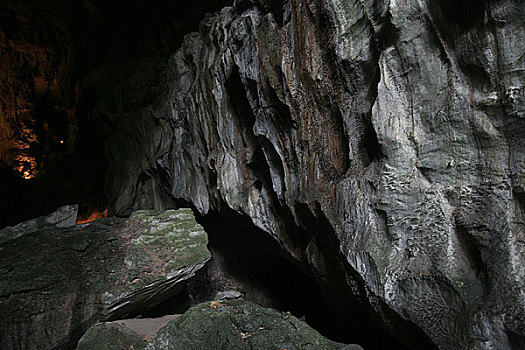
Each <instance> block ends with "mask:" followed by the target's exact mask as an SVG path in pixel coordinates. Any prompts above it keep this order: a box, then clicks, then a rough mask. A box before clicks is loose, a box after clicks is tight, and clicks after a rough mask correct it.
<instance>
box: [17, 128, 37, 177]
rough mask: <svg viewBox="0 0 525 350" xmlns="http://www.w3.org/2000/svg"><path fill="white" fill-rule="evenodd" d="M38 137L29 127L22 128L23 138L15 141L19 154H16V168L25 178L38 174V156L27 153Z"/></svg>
mask: <svg viewBox="0 0 525 350" xmlns="http://www.w3.org/2000/svg"><path fill="white" fill-rule="evenodd" d="M37 142H38V139H37V137H36V135H35V134H34V133H33V131H32V130H31V129H29V128H27V127H24V128H23V129H22V140H17V141H16V142H15V148H16V149H18V152H19V154H18V155H16V157H15V161H16V163H15V164H16V165H15V166H14V170H15V171H16V172H18V173H19V174H20V176H21V177H22V178H23V179H26V180H31V179H33V178H35V177H36V175H37V174H38V171H37V162H36V158H35V157H33V156H30V155H27V152H29V149H30V148H31V144H32V143H37Z"/></svg>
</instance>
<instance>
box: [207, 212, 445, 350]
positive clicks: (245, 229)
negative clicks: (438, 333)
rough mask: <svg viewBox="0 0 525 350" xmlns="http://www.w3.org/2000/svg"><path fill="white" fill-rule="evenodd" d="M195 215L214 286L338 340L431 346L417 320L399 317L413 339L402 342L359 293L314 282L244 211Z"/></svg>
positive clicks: (395, 346) (380, 346) (377, 345)
mask: <svg viewBox="0 0 525 350" xmlns="http://www.w3.org/2000/svg"><path fill="white" fill-rule="evenodd" d="M198 221H199V223H200V224H201V225H203V227H204V228H205V229H206V231H207V232H208V237H209V248H210V250H211V252H212V256H213V263H212V266H210V275H211V276H213V277H212V278H213V279H212V281H211V283H212V287H213V288H214V289H218V290H221V289H222V290H224V289H237V290H240V291H242V292H244V295H245V299H246V300H250V301H254V302H256V303H259V304H261V305H263V306H267V307H272V308H275V309H278V310H282V311H289V312H291V313H292V314H293V315H295V316H296V317H298V318H302V319H303V320H305V321H306V322H307V323H308V324H310V325H311V326H312V327H313V328H315V329H316V330H318V331H319V332H320V333H321V334H323V335H324V336H326V337H328V338H330V339H332V340H334V341H337V342H341V343H347V344H348V343H354V344H359V345H361V346H363V347H364V348H365V349H367V350H368V349H386V348H388V349H407V348H425V349H433V348H435V347H434V345H433V344H432V343H431V342H430V341H429V340H428V338H426V337H425V336H424V335H423V334H422V333H420V332H419V331H418V329H417V326H415V325H409V324H407V323H406V324H401V322H402V321H399V322H400V326H403V327H413V334H412V336H413V337H412V339H411V340H409V341H410V342H411V343H412V344H410V345H409V346H408V347H407V346H405V345H404V344H402V343H401V342H400V341H398V340H397V339H396V338H394V337H393V336H392V335H390V334H389V333H388V332H386V331H385V330H384V329H382V328H381V327H380V326H379V325H378V324H376V323H375V322H374V321H373V320H372V319H371V318H370V317H371V313H370V310H367V308H366V306H363V305H361V304H360V303H359V302H358V301H357V298H355V297H354V298H353V299H352V297H351V296H350V297H349V296H348V295H347V294H346V293H345V292H343V290H344V288H343V287H342V286H340V287H341V288H338V287H339V286H337V285H328V284H322V283H323V282H318V281H319V279H315V278H314V276H313V275H312V272H311V271H305V270H304V268H301V267H300V265H299V264H298V263H297V262H295V261H294V260H293V259H292V258H291V257H290V256H289V255H287V253H286V252H284V251H283V250H282V248H280V246H279V245H278V244H277V242H276V241H275V240H273V239H272V238H270V236H269V235H268V234H266V233H264V232H262V231H260V230H259V229H258V228H256V227H255V226H254V225H253V224H252V223H251V221H250V220H249V219H248V218H247V217H244V216H241V215H239V214H238V213H236V212H235V211H233V210H231V209H229V208H227V207H225V206H223V207H222V208H221V212H220V213H217V212H210V213H209V214H208V215H206V216H204V217H200V218H198ZM334 254H335V253H334ZM303 266H304V265H303ZM332 281H333V280H332ZM392 317H395V316H394V315H392ZM405 341H406V339H405ZM411 345H412V346H411Z"/></svg>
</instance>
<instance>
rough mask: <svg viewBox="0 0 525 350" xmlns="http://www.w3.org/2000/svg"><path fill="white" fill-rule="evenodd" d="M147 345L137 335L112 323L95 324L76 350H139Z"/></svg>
mask: <svg viewBox="0 0 525 350" xmlns="http://www.w3.org/2000/svg"><path fill="white" fill-rule="evenodd" d="M146 345H147V343H146V341H145V340H144V339H142V338H141V337H140V336H139V335H138V334H136V333H134V332H132V331H130V330H129V329H127V328H125V327H122V326H119V325H117V324H114V323H97V324H96V325H94V326H93V327H91V328H90V329H89V330H88V331H87V332H86V333H85V334H84V336H83V337H82V338H81V339H80V341H79V342H78V346H77V350H95V349H104V350H131V349H135V350H139V349H144V348H145V347H146Z"/></svg>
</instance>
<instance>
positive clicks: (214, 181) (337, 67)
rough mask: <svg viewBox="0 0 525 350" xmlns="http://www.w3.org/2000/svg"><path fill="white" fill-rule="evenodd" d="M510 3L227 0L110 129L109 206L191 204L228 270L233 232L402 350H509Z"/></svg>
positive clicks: (514, 75) (513, 137)
mask: <svg viewBox="0 0 525 350" xmlns="http://www.w3.org/2000/svg"><path fill="white" fill-rule="evenodd" d="M524 9H525V6H524V2H523V1H511V0H499V1H488V0H487V1H463V2H459V1H450V0H440V1H430V0H428V1H415V0H404V1H400V0H396V1H394V0H392V1H386V0H385V1H353V0H352V1H339V0H319V1H307V0H288V1H282V2H280V1H263V0H253V1H247V0H246V1H244V0H242V1H237V2H236V4H235V5H234V7H232V8H224V9H223V10H222V11H221V12H220V13H217V14H216V15H214V16H210V17H207V18H206V19H205V20H204V21H203V22H202V23H201V27H200V31H199V33H193V34H190V35H188V36H187V37H186V38H185V40H184V43H183V45H182V48H181V49H180V50H178V51H177V52H176V53H175V54H174V55H173V56H172V57H171V59H170V61H169V65H168V67H167V70H166V73H165V80H164V86H163V91H164V94H163V96H162V97H161V98H160V99H159V100H158V101H157V103H156V104H155V105H153V106H151V108H146V109H145V110H144V111H142V112H140V113H138V114H135V115H134V117H133V118H132V120H130V118H127V119H126V120H121V122H120V124H119V126H118V128H117V131H116V133H115V135H114V137H113V138H112V139H110V140H109V142H108V148H107V151H108V158H109V160H110V163H109V165H108V167H109V172H110V174H111V175H110V177H109V181H108V183H107V186H108V189H109V193H110V197H111V199H112V206H113V210H114V211H115V212H116V213H118V214H129V213H130V212H131V211H132V210H133V209H134V208H138V207H142V206H156V207H158V208H162V207H166V206H170V205H173V204H174V203H179V202H185V203H190V204H191V205H193V206H195V207H196V208H197V209H198V211H199V212H200V213H201V214H202V216H203V217H202V219H201V220H202V223H203V225H204V226H205V227H206V229H207V230H208V231H209V233H210V247H211V249H212V251H213V250H214V249H215V251H214V254H215V257H216V258H218V261H223V262H224V264H225V266H228V264H229V262H232V261H233V260H234V259H235V258H234V257H233V256H238V255H239V254H241V253H239V252H238V251H235V250H234V249H233V247H234V245H233V243H229V242H232V241H233V240H237V239H239V240H246V242H248V243H247V245H246V246H245V248H244V249H247V250H250V249H252V251H259V253H260V254H262V255H263V256H264V254H267V258H268V260H271V259H272V257H274V256H279V257H280V258H282V259H284V260H283V261H287V262H289V263H290V264H291V265H293V266H296V267H297V268H298V269H299V270H300V271H302V272H304V273H305V274H306V275H307V276H310V277H311V278H312V279H313V280H314V281H316V284H317V286H318V287H319V289H320V294H319V295H322V296H323V297H324V299H325V300H327V301H328V304H330V305H329V306H330V307H328V309H330V310H335V309H337V310H338V312H340V314H341V315H342V316H344V317H346V318H348V317H349V315H350V314H351V313H352V312H356V313H357V314H359V313H358V310H362V311H363V314H367V315H369V316H370V318H371V319H372V320H373V322H374V324H378V325H379V326H380V327H382V328H383V329H386V330H388V331H389V332H391V333H392V334H395V335H396V337H397V339H398V340H399V341H400V342H401V343H403V344H404V345H405V346H408V347H412V348H422V346H426V347H437V348H440V349H466V348H472V349H474V348H475V349H512V348H519V347H520V344H523V343H524V342H525V300H524V295H525V293H524V292H525V286H524V277H525V276H524V272H525V271H524V266H525V254H524V245H523V242H524V235H525V233H524V226H523V225H524V211H525V207H524V206H525V199H524V198H525V197H524V196H525V194H524V193H525V192H524V186H525V159H524V150H525V138H524V137H523V135H525V119H524V117H525V115H524V86H523V85H524V84H523V83H524V81H525V77H524V74H523V72H524V71H523V67H524V61H523V60H524V56H523V52H524V46H525V45H524V42H523V40H522V38H523V37H524V34H525V29H524V24H523V20H522V19H523V18H524ZM130 134H131V135H133V137H132V138H130V137H124V136H123V135H130ZM122 150H126V152H122ZM221 220H222V221H223V222H226V223H227V224H220V222H221ZM221 225H222V226H221ZM219 226H220V227H223V229H221V228H220V227H219ZM263 241H264V242H266V243H264V244H263V243H261V242H263ZM250 242H251V243H250ZM250 244H251V248H250ZM257 245H259V246H257ZM219 258H220V259H219ZM232 259H233V260H232ZM261 259H264V258H261ZM247 260H249V257H246V259H245V261H247ZM239 261H240V260H239ZM232 264H233V263H232ZM232 264H230V265H232ZM239 269H240V268H239ZM239 269H238V270H239ZM237 272H238V271H237ZM269 274H270V273H269ZM241 275H242V273H241ZM359 315H361V314H359ZM344 317H343V318H341V319H345V318H344ZM358 343H360V344H362V345H364V346H365V347H366V342H359V341H358Z"/></svg>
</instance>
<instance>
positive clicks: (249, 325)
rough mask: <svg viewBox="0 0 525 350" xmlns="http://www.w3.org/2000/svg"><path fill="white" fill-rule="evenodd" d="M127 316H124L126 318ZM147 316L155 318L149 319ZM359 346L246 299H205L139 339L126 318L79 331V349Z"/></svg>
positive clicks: (331, 348) (314, 348) (350, 348)
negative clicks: (147, 337)
mask: <svg viewBox="0 0 525 350" xmlns="http://www.w3.org/2000/svg"><path fill="white" fill-rule="evenodd" d="M130 321H131V320H127V322H128V323H129V322H130ZM148 322H154V321H153V320H148ZM131 347H132V348H133V349H137V350H138V349H148V350H153V349H162V350H168V349H173V350H175V349H180V350H183V349H202V350H204V349H254V350H268V349H289V350H296V349H310V350H317V349H326V350H328V349H329V350H335V349H341V350H343V349H346V350H359V349H362V348H361V347H360V346H358V345H343V344H338V343H335V342H333V341H330V340H328V339H326V338H324V337H323V336H321V335H320V334H319V333H318V332H317V331H315V330H314V329H312V328H311V327H310V326H308V325H307V324H306V323H304V322H303V321H301V320H299V319H297V318H296V317H294V316H292V315H290V314H289V313H283V312H278V311H276V310H272V309H267V308H263V307H261V306H259V305H257V304H253V303H250V302H246V301H240V300H235V301H233V300H232V301H228V302H224V303H219V302H206V303H202V304H199V305H196V306H194V307H192V308H190V309H189V310H188V311H187V312H186V313H184V314H183V315H181V316H179V317H177V318H175V319H174V320H173V321H170V322H169V323H167V324H166V325H165V326H164V327H163V328H161V329H160V330H158V331H157V332H156V335H155V336H154V337H153V339H152V340H151V341H150V342H149V343H147V344H144V340H143V337H141V336H139V335H137V334H136V333H133V332H132V330H131V329H130V327H129V324H127V325H126V324H124V323H121V324H117V322H112V323H102V324H97V325H95V326H93V327H92V328H91V329H90V330H88V332H87V333H86V334H85V335H84V336H83V337H82V339H81V340H80V342H79V346H78V350H81V349H82V350H95V349H102V348H103V349H123V348H125V349H129V348H131Z"/></svg>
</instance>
